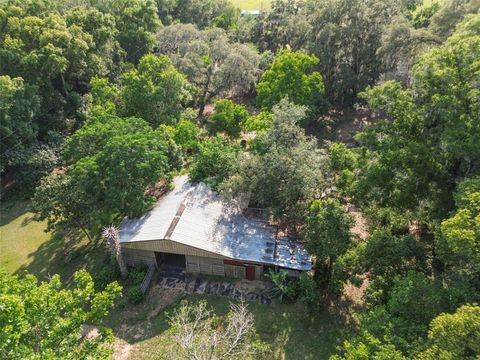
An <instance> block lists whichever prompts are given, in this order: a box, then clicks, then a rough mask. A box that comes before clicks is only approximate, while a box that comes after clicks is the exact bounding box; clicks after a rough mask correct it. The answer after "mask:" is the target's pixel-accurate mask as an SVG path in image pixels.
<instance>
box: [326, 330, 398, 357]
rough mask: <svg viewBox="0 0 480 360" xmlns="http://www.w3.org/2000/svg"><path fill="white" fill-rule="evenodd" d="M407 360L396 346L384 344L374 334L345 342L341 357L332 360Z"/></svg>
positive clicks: (366, 333)
mask: <svg viewBox="0 0 480 360" xmlns="http://www.w3.org/2000/svg"><path fill="white" fill-rule="evenodd" d="M354 359H355V360H370V359H375V360H387V359H389V360H406V359H407V358H406V357H404V356H403V355H402V353H401V352H400V351H398V350H397V349H396V348H395V346H394V345H391V344H384V343H382V341H380V340H379V339H377V338H376V337H375V336H373V335H372V334H369V333H368V332H364V333H363V334H362V335H361V336H359V337H357V338H355V339H354V340H353V341H345V342H344V343H343V346H342V351H341V355H334V356H331V357H330V360H354Z"/></svg>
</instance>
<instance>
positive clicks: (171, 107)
mask: <svg viewBox="0 0 480 360" xmlns="http://www.w3.org/2000/svg"><path fill="white" fill-rule="evenodd" d="M121 95H122V99H123V101H124V107H125V109H124V113H125V115H126V116H138V117H141V118H143V119H144V120H147V121H148V122H149V123H150V124H151V125H152V126H153V127H157V126H158V125H160V124H175V123H176V122H177V121H178V119H179V118H180V114H181V112H182V110H183V108H184V106H185V104H186V103H187V102H188V101H189V98H190V94H189V86H188V82H187V80H186V78H185V76H184V75H183V74H181V73H179V72H178V71H177V70H176V69H175V67H174V66H173V65H172V62H171V60H170V59H169V58H168V56H159V57H157V56H155V55H151V54H149V55H145V56H144V57H142V58H141V59H140V63H139V64H138V67H137V69H132V70H131V71H129V72H127V73H126V74H124V75H123V79H122V86H121Z"/></svg>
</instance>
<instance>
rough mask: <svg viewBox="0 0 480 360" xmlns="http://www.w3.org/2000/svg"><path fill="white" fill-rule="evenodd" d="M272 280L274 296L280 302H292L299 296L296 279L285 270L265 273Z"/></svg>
mask: <svg viewBox="0 0 480 360" xmlns="http://www.w3.org/2000/svg"><path fill="white" fill-rule="evenodd" d="M265 275H266V276H267V277H268V278H270V280H271V281H272V284H273V286H272V296H273V297H274V298H275V299H278V300H279V301H280V302H291V301H294V300H295V299H296V298H297V293H296V286H295V279H292V278H291V277H290V276H289V275H288V272H287V271H285V270H282V271H279V272H277V273H274V272H271V271H270V272H269V273H268V274H265Z"/></svg>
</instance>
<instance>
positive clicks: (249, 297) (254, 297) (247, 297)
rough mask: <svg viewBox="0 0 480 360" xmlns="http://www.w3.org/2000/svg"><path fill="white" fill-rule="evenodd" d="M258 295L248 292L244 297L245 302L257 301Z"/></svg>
mask: <svg viewBox="0 0 480 360" xmlns="http://www.w3.org/2000/svg"><path fill="white" fill-rule="evenodd" d="M258 297H259V295H258V294H256V293H254V292H249V293H248V294H246V295H245V300H247V301H257V300H258Z"/></svg>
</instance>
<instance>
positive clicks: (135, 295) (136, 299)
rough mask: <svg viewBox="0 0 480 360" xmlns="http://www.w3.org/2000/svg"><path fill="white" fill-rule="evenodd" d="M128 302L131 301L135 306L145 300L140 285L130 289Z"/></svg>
mask: <svg viewBox="0 0 480 360" xmlns="http://www.w3.org/2000/svg"><path fill="white" fill-rule="evenodd" d="M127 296H128V300H130V301H131V302H132V303H133V304H138V303H140V302H141V301H142V300H143V293H142V290H141V289H140V285H135V286H132V287H131V288H130V289H128V293H127Z"/></svg>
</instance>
